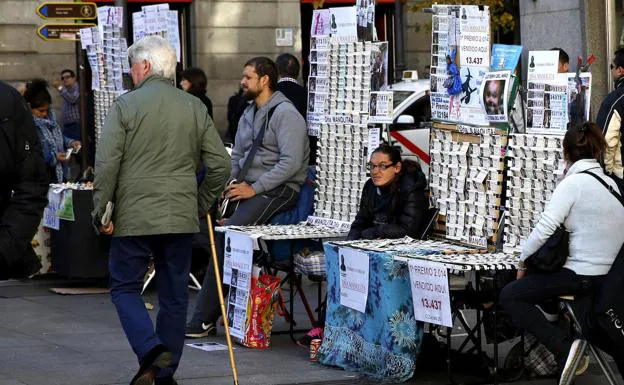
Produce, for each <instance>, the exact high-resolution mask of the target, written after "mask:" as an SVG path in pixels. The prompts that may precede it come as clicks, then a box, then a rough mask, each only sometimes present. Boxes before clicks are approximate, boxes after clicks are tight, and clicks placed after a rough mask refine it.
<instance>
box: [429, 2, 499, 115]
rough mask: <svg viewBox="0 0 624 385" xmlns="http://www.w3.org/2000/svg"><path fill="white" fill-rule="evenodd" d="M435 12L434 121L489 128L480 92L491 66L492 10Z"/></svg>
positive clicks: (445, 8)
mask: <svg viewBox="0 0 624 385" xmlns="http://www.w3.org/2000/svg"><path fill="white" fill-rule="evenodd" d="M433 10H434V15H433V18H432V39H431V41H432V45H431V77H430V79H431V88H430V89H431V115H432V120H434V121H444V122H458V123H462V124H471V125H488V124H489V121H488V119H487V118H486V116H485V114H484V112H483V108H482V103H481V100H480V99H479V90H480V88H481V85H482V80H483V77H484V76H485V74H486V73H487V72H488V70H489V64H490V13H489V8H488V7H479V6H459V5H434V6H433ZM451 88H452V91H450V89H451Z"/></svg>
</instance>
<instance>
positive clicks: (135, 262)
mask: <svg viewBox="0 0 624 385" xmlns="http://www.w3.org/2000/svg"><path fill="white" fill-rule="evenodd" d="M192 240H193V235H192V234H159V235H147V236H136V237H113V240H112V242H111V249H110V259H109V270H110V281H111V297H112V300H113V304H115V307H116V308H117V314H118V315H119V320H120V321H121V325H122V326H123V329H124V332H125V333H126V337H127V338H128V341H129V342H130V345H131V346H132V349H133V350H134V352H135V354H136V355H137V357H138V359H139V361H141V360H142V359H143V357H145V355H146V354H147V353H148V352H149V351H150V350H151V349H152V348H154V347H155V346H156V345H159V344H164V345H165V346H167V347H168V348H169V350H170V351H171V353H172V354H173V358H172V363H171V366H170V367H169V368H166V369H162V370H161V371H160V372H159V373H158V374H157V376H158V377H166V376H171V375H173V373H174V372H175V370H176V368H177V367H178V363H179V362H180V357H181V356H182V349H183V347H184V327H185V325H186V314H187V308H188V288H187V284H188V276H189V270H190V268H191V243H192ZM152 257H153V258H154V264H155V268H156V282H157V283H158V304H159V307H160V309H159V310H158V316H157V318H156V330H154V325H153V324H152V320H151V318H150V315H149V313H148V312H147V309H146V308H145V303H144V302H143V298H142V297H141V289H142V288H143V278H144V277H145V274H146V273H147V269H148V265H149V262H150V258H152Z"/></svg>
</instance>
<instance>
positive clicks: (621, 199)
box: [581, 170, 624, 206]
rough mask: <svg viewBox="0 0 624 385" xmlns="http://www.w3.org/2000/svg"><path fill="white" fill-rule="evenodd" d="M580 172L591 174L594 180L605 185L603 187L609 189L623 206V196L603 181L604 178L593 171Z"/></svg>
mask: <svg viewBox="0 0 624 385" xmlns="http://www.w3.org/2000/svg"><path fill="white" fill-rule="evenodd" d="M581 174H588V175H591V176H593V177H594V178H596V180H597V181H598V182H600V183H602V185H603V186H605V188H606V189H607V190H609V192H610V193H611V194H613V196H614V197H615V198H616V199H617V200H618V201H619V202H620V203H621V204H622V206H624V198H622V195H620V194H618V193H616V192H615V189H614V188H613V187H611V185H609V184H608V183H607V182H605V181H604V180H602V178H601V177H599V176H598V175H596V174H594V173H593V172H589V171H587V170H586V171H581Z"/></svg>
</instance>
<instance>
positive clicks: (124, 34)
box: [115, 0, 132, 45]
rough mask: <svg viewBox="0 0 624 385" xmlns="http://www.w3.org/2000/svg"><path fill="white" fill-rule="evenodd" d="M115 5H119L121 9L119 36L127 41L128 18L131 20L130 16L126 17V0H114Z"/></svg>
mask: <svg viewBox="0 0 624 385" xmlns="http://www.w3.org/2000/svg"><path fill="white" fill-rule="evenodd" d="M115 7H121V8H122V10H123V13H122V14H123V25H122V26H121V36H122V37H124V38H125V39H126V41H128V20H132V19H131V18H130V17H128V16H129V15H128V0H115ZM128 45H130V44H128Z"/></svg>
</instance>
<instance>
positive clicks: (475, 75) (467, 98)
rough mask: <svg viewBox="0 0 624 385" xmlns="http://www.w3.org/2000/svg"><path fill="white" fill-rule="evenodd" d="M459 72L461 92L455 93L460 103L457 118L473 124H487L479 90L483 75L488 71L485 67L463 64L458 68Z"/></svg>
mask: <svg viewBox="0 0 624 385" xmlns="http://www.w3.org/2000/svg"><path fill="white" fill-rule="evenodd" d="M459 72H460V77H461V81H462V92H461V94H459V95H457V97H458V100H459V103H460V111H459V118H458V119H457V120H458V121H460V122H465V123H468V124H473V125H487V124H488V120H487V118H486V116H485V113H484V112H483V107H482V106H481V100H480V99H479V90H480V89H481V83H482V82H483V77H484V76H485V74H486V73H487V72H488V69H487V67H468V66H464V67H461V68H460V71H459Z"/></svg>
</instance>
